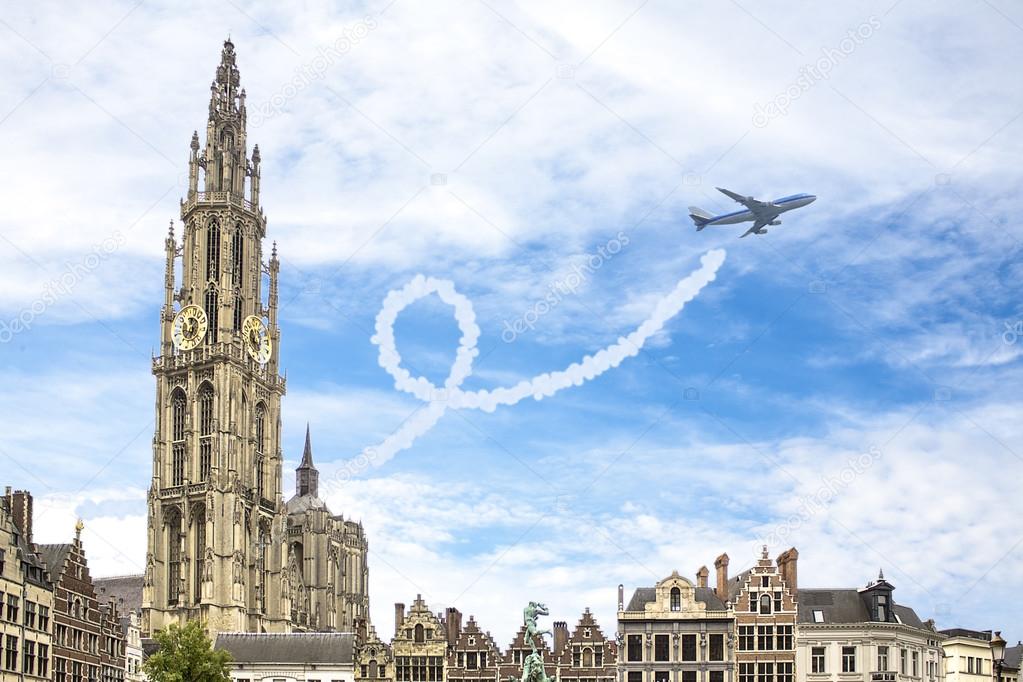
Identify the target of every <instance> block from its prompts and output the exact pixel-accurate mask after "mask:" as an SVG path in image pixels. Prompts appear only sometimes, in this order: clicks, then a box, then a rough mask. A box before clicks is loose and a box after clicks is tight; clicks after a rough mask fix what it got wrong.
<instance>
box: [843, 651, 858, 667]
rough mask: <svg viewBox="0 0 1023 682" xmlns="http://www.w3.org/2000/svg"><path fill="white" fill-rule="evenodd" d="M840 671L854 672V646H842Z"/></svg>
mask: <svg viewBox="0 0 1023 682" xmlns="http://www.w3.org/2000/svg"><path fill="white" fill-rule="evenodd" d="M842 672H844V673H854V672H856V647H854V646H844V647H842Z"/></svg>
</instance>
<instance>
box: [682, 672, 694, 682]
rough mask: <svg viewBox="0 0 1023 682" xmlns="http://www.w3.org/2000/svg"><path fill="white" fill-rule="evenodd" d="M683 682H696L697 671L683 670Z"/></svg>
mask: <svg viewBox="0 0 1023 682" xmlns="http://www.w3.org/2000/svg"><path fill="white" fill-rule="evenodd" d="M682 682H696V671H695V670H683V671H682Z"/></svg>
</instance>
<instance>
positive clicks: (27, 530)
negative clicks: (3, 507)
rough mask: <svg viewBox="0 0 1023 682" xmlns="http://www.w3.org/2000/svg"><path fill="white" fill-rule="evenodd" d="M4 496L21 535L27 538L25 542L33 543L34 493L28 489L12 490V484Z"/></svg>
mask: <svg viewBox="0 0 1023 682" xmlns="http://www.w3.org/2000/svg"><path fill="white" fill-rule="evenodd" d="M4 497H6V498H7V499H6V502H7V508H8V509H9V510H10V512H11V518H12V519H14V525H15V526H17V528H18V531H19V532H20V533H21V537H23V538H25V542H27V543H28V544H30V545H31V544H32V493H30V492H28V491H27V490H14V491H12V490H11V488H10V486H8V487H7V489H6V490H5V491H4Z"/></svg>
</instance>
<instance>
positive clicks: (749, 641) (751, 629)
mask: <svg viewBox="0 0 1023 682" xmlns="http://www.w3.org/2000/svg"><path fill="white" fill-rule="evenodd" d="M756 634H757V631H756V627H755V626H753V625H740V626H739V651H753V648H754V647H755V646H756V645H755V644H754V638H755V637H756Z"/></svg>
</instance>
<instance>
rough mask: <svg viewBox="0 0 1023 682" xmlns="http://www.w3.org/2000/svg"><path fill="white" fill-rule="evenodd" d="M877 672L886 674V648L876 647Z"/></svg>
mask: <svg viewBox="0 0 1023 682" xmlns="http://www.w3.org/2000/svg"><path fill="white" fill-rule="evenodd" d="M877 671H878V672H882V673H885V672H888V647H886V646H879V647H877Z"/></svg>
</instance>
